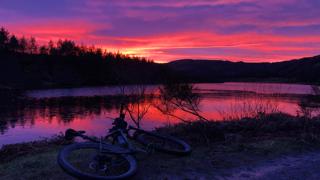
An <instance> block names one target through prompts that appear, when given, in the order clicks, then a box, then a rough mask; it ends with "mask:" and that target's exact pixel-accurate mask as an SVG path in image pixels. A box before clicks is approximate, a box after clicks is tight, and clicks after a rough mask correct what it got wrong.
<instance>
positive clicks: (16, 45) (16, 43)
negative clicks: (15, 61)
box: [8, 35, 19, 52]
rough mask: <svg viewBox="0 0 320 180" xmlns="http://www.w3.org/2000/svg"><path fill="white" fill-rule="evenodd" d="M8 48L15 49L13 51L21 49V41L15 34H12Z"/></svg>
mask: <svg viewBox="0 0 320 180" xmlns="http://www.w3.org/2000/svg"><path fill="white" fill-rule="evenodd" d="M8 48H9V51H13V52H17V51H18V50H19V41H18V39H17V38H16V36H15V35H12V36H11V37H10V40H9V43H8Z"/></svg>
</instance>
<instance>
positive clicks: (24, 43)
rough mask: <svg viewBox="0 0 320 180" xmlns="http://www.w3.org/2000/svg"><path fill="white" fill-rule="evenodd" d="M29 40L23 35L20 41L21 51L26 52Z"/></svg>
mask: <svg viewBox="0 0 320 180" xmlns="http://www.w3.org/2000/svg"><path fill="white" fill-rule="evenodd" d="M27 46H28V41H27V39H26V38H25V37H22V38H21V39H20V41H19V51H20V52H21V53H25V52H26V50H27Z"/></svg>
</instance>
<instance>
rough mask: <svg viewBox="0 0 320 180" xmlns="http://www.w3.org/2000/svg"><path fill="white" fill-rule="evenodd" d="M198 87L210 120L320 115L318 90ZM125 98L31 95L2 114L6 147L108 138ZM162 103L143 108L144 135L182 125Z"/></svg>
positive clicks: (111, 90)
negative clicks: (314, 100)
mask: <svg viewBox="0 0 320 180" xmlns="http://www.w3.org/2000/svg"><path fill="white" fill-rule="evenodd" d="M196 87H197V92H198V93H200V94H201V97H202V100H201V102H200V109H201V113H202V115H203V116H205V117H206V118H208V119H214V120H223V119H227V118H229V117H231V118H237V117H243V116H250V115H251V114H253V113H254V112H256V111H257V110H259V111H266V112H269V111H270V112H272V111H282V112H285V113H289V114H291V115H297V114H301V113H303V112H304V113H305V112H308V113H310V114H311V115H317V114H318V113H320V111H319V110H318V108H317V107H314V106H313V107H306V104H308V100H309V99H310V97H309V98H308V96H309V95H313V94H314V93H315V91H314V89H317V88H319V87H312V86H309V85H297V84H271V83H222V84H196ZM134 88H135V87H134V86H126V87H125V88H124V89H125V92H126V93H130V92H132V89H134ZM121 92H122V91H121V89H120V88H119V87H95V88H75V89H55V90H37V91H29V92H26V95H27V96H28V97H29V100H28V101H27V102H25V103H22V104H18V105H16V107H14V108H11V109H6V110H5V111H4V112H1V114H0V115H1V120H0V133H1V134H0V146H1V145H3V144H11V143H18V142H23V141H31V140H37V139H41V138H45V137H50V136H52V135H54V134H57V133H59V132H63V131H64V130H65V129H67V128H74V129H82V130H86V131H87V133H88V134H90V135H95V136H102V135H104V134H105V133H106V132H107V129H108V128H109V127H111V123H112V120H111V118H112V117H116V116H117V115H118V112H119V105H118V104H117V101H116V100H114V99H113V98H111V96H113V95H119V94H120V93H121ZM152 92H155V93H157V86H148V88H147V93H152ZM157 102H158V100H157V99H156V98H154V99H148V100H146V101H145V102H144V103H143V104H142V106H144V107H149V110H148V112H147V114H146V115H145V117H144V119H143V121H142V122H141V125H142V127H143V128H144V129H148V130H151V129H153V128H155V127H159V126H163V125H166V124H174V123H178V122H180V121H179V120H177V119H174V118H172V117H169V116H166V115H163V114H162V113H160V112H159V111H158V110H157V109H156V108H155V107H154V106H153V105H152V104H156V103H157ZM303 102H304V103H303ZM305 102H307V103H305ZM302 104H304V105H302ZM175 114H176V115H177V116H180V117H184V118H185V119H188V120H192V119H194V117H192V116H190V115H188V114H185V113H183V112H180V111H176V112H175ZM128 120H129V119H128ZM129 122H130V120H129Z"/></svg>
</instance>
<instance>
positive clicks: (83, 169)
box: [58, 142, 137, 180]
mask: <svg viewBox="0 0 320 180" xmlns="http://www.w3.org/2000/svg"><path fill="white" fill-rule="evenodd" d="M112 151H114V149H113V147H112V145H102V146H100V144H99V143H91V142H84V143H75V144H71V145H68V146H66V147H64V148H63V149H62V150H61V151H60V152H59V155H58V164H59V165H60V166H61V167H62V169H63V170H64V171H65V172H66V173H68V174H69V175H71V176H73V177H76V178H78V179H94V180H111V179H124V178H128V177H130V176H132V175H134V174H135V172H136V170H137V162H136V160H135V159H134V158H133V157H132V156H131V155H128V154H119V153H117V152H112Z"/></svg>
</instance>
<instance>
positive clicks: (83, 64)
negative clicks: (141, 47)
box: [0, 28, 167, 89]
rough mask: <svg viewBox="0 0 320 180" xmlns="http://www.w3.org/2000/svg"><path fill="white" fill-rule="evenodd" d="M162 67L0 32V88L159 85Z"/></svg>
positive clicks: (66, 43) (63, 42) (70, 44)
mask: <svg viewBox="0 0 320 180" xmlns="http://www.w3.org/2000/svg"><path fill="white" fill-rule="evenodd" d="M165 71H166V70H165V67H164V66H163V65H160V64H156V63H154V62H153V61H151V60H147V59H146V58H143V57H133V56H128V55H124V54H121V53H111V52H106V51H103V50H102V49H100V48H95V47H94V46H90V47H88V46H84V45H81V46H80V45H77V44H76V43H75V42H73V41H71V40H59V41H58V42H56V43H54V42H53V41H50V42H49V43H48V45H41V46H40V45H38V43H37V41H36V40H35V38H25V37H21V38H18V37H16V36H15V35H11V34H10V33H9V32H8V31H7V30H6V29H4V28H1V29H0V85H5V86H11V87H17V88H22V89H26V88H55V87H75V86H96V85H109V84H115V85H117V84H124V83H125V84H128V83H159V82H160V81H162V76H163V74H167V73H163V72H165Z"/></svg>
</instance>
